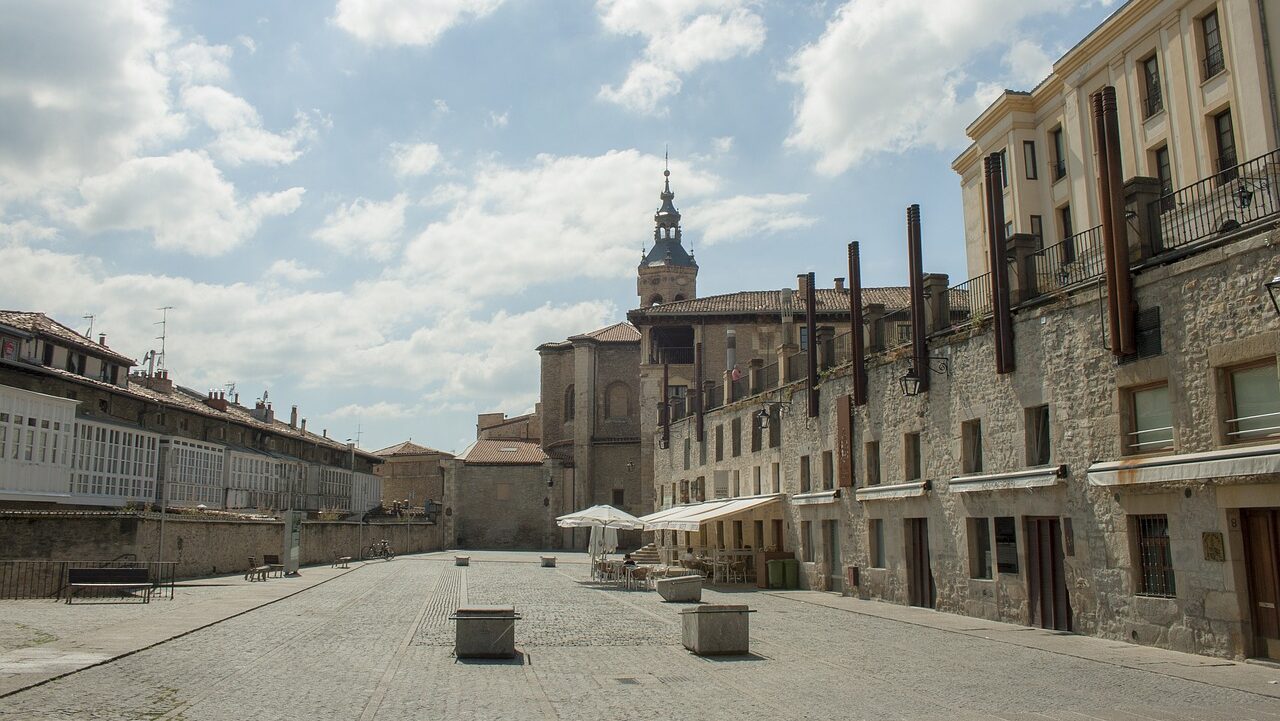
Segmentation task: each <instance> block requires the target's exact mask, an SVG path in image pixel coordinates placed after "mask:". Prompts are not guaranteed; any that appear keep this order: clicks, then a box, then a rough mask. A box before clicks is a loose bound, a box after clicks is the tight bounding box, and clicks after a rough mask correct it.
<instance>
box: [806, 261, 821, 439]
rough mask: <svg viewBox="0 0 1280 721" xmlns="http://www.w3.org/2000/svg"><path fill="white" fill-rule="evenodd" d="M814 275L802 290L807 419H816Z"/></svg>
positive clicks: (816, 306) (815, 300) (815, 294)
mask: <svg viewBox="0 0 1280 721" xmlns="http://www.w3.org/2000/svg"><path fill="white" fill-rule="evenodd" d="M814 280H815V279H814V274H813V273H809V276H808V282H807V283H805V286H806V287H805V290H804V304H805V309H804V324H805V327H806V328H808V329H809V331H808V332H809V353H808V361H809V374H808V375H809V382H808V383H807V385H808V386H809V394H808V395H809V417H810V418H817V417H818V322H817V315H818V301H817V298H818V291H817V289H815V288H814V287H813V286H814Z"/></svg>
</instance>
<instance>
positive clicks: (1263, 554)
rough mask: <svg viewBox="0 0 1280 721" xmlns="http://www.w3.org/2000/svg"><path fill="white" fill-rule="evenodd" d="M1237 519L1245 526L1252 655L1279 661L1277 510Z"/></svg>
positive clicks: (1279, 533) (1279, 527) (1245, 513)
mask: <svg viewBox="0 0 1280 721" xmlns="http://www.w3.org/2000/svg"><path fill="white" fill-rule="evenodd" d="M1240 517H1241V520H1242V521H1243V523H1244V545H1245V549H1244V551H1245V573H1246V574H1247V575H1248V577H1249V612H1250V615H1251V617H1252V619H1253V636H1254V651H1253V653H1254V655H1255V656H1262V657H1266V658H1273V659H1280V610H1277V606H1278V605H1280V567H1278V564H1280V538H1278V536H1280V509H1274V508H1260V509H1246V510H1242V511H1241V512H1240Z"/></svg>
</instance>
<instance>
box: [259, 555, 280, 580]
mask: <svg viewBox="0 0 1280 721" xmlns="http://www.w3.org/2000/svg"><path fill="white" fill-rule="evenodd" d="M262 565H264V566H267V567H269V568H270V569H271V570H270V571H268V573H274V574H276V575H277V576H280V577H281V578H284V564H283V563H281V562H280V557H279V556H273V555H269V554H266V553H264V554H262Z"/></svg>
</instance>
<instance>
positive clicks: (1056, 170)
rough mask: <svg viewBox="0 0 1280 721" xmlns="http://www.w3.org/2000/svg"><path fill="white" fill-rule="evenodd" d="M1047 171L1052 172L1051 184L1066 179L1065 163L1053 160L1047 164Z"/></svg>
mask: <svg viewBox="0 0 1280 721" xmlns="http://www.w3.org/2000/svg"><path fill="white" fill-rule="evenodd" d="M1049 169H1050V170H1052V171H1053V182H1055V183H1056V182H1058V181H1059V180H1062V179H1063V178H1065V177H1067V161H1065V160H1055V161H1053V162H1051V163H1049Z"/></svg>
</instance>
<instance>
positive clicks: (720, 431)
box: [716, 423, 724, 463]
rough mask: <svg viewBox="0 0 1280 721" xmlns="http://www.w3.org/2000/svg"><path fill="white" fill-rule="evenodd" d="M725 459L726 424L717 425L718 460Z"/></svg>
mask: <svg viewBox="0 0 1280 721" xmlns="http://www.w3.org/2000/svg"><path fill="white" fill-rule="evenodd" d="M723 460H724V424H723V423H720V424H718V425H716V462H717V463H719V462H720V461H723Z"/></svg>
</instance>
